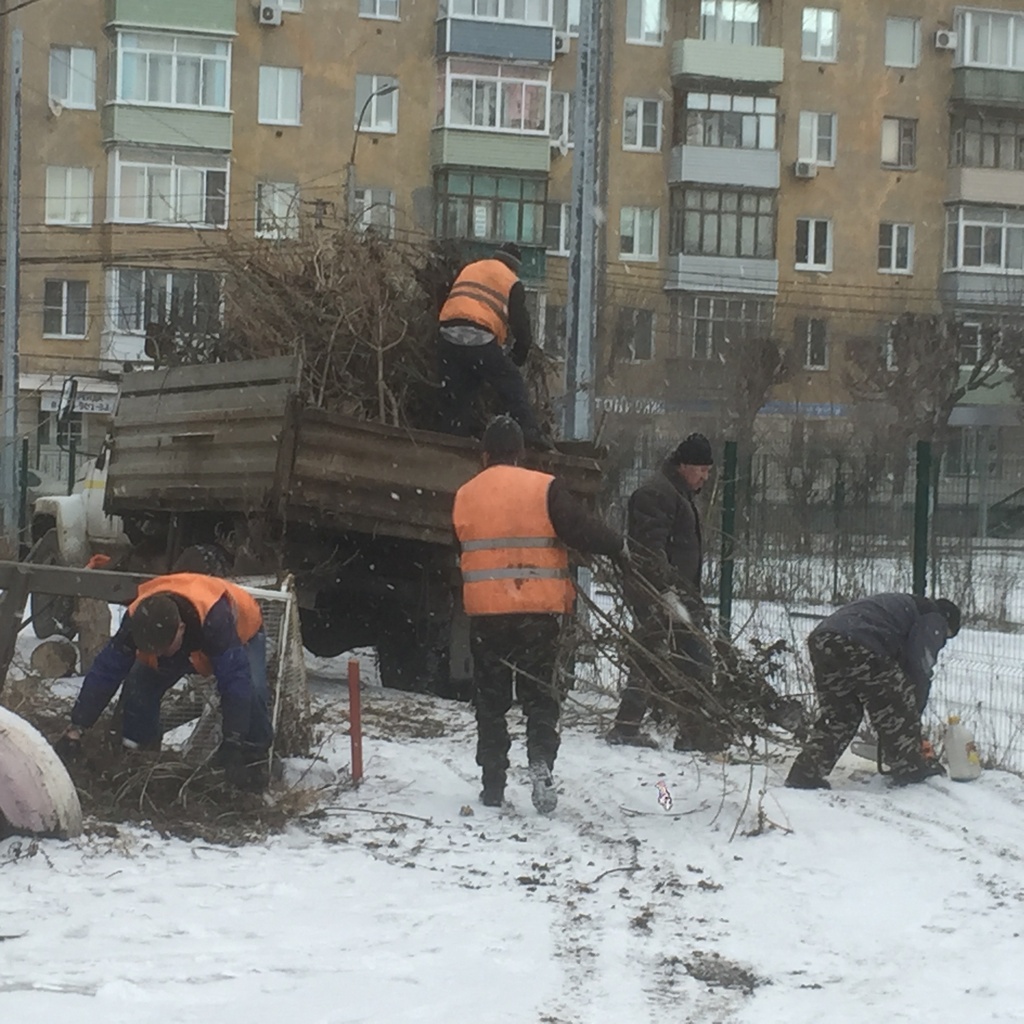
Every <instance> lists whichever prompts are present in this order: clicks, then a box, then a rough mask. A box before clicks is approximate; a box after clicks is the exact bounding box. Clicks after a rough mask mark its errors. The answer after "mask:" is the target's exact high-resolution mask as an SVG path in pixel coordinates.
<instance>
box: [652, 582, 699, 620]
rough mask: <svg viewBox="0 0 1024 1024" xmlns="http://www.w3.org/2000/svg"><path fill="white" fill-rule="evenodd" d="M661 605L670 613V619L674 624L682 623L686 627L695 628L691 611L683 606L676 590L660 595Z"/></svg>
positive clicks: (666, 591)
mask: <svg viewBox="0 0 1024 1024" xmlns="http://www.w3.org/2000/svg"><path fill="white" fill-rule="evenodd" d="M660 598H661V605H662V607H663V608H664V609H665V611H666V612H668V617H669V618H670V619H671V620H672V621H673V622H681V623H682V624H683V625H684V626H693V625H694V621H693V616H692V615H691V614H690V610H689V609H688V608H687V607H686V605H685V604H683V602H682V599H681V598H680V596H679V595H678V594H677V593H676V592H675V591H674V590H671V589H669V590H665V591H663V592H662V593H661V595H660Z"/></svg>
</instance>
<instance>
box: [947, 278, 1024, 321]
mask: <svg viewBox="0 0 1024 1024" xmlns="http://www.w3.org/2000/svg"><path fill="white" fill-rule="evenodd" d="M939 294H940V296H941V298H942V301H943V302H947V303H952V304H954V305H957V306H974V307H989V308H993V309H998V308H1000V307H1003V306H1009V307H1013V308H1015V309H1017V310H1018V311H1019V309H1020V307H1021V305H1022V304H1024V276H1022V275H1020V274H1006V273H999V272H998V271H997V272H992V273H986V272H984V271H967V270H947V271H945V272H944V273H943V274H942V277H941V279H940V281H939Z"/></svg>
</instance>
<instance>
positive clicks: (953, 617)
mask: <svg viewBox="0 0 1024 1024" xmlns="http://www.w3.org/2000/svg"><path fill="white" fill-rule="evenodd" d="M935 605H936V607H937V608H938V609H939V611H940V612H941V613H942V614H943V616H944V617H945V619H946V622H948V623H949V635H950V636H956V635H957V633H959V632H960V609H959V608H958V607H957V606H956V605H955V604H953V602H952V601H947V600H946V598H944V597H940V598H939V599H938V600H937V601H936V602H935Z"/></svg>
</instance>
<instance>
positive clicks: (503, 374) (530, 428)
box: [437, 242, 552, 448]
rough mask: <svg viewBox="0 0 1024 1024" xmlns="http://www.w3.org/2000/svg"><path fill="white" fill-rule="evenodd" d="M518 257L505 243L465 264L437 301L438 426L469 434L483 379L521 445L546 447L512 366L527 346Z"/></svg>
mask: <svg viewBox="0 0 1024 1024" xmlns="http://www.w3.org/2000/svg"><path fill="white" fill-rule="evenodd" d="M521 261H522V253H521V252H520V249H519V246H518V245H516V244H515V243H514V242H506V243H505V244H504V245H502V246H501V248H499V249H498V250H497V252H495V254H494V255H493V256H492V257H490V258H489V259H483V260H474V261H473V262H472V263H469V264H467V265H466V266H465V267H463V269H462V270H461V272H460V273H459V276H458V277H457V278H456V279H455V283H454V284H453V285H452V287H451V290H450V291H449V293H448V298H447V299H446V300H445V303H444V305H443V306H442V307H441V315H440V331H439V337H438V343H437V344H438V362H439V366H440V376H441V429H442V430H444V431H446V432H447V433H451V434H459V435H461V436H463V437H468V436H470V435H471V434H472V433H473V432H474V431H473V427H474V423H473V403H474V399H475V398H476V396H477V394H478V393H479V391H480V388H481V386H482V385H484V384H490V386H491V387H492V388H493V389H494V390H495V391H496V392H497V393H498V397H499V398H500V399H501V401H502V403H503V404H504V406H505V408H504V410H503V411H505V412H507V413H508V414H509V415H510V416H511V417H512V418H513V419H514V420H515V421H516V422H517V423H518V424H519V426H520V427H522V430H523V435H524V438H525V440H526V443H527V444H528V445H530V446H531V447H538V448H551V447H552V444H551V442H550V440H548V439H547V438H546V437H545V436H544V434H543V433H542V431H541V429H540V426H539V424H538V422H537V416H536V413H535V412H534V411H533V407H532V406H531V404H530V396H529V395H528V394H527V391H526V382H525V381H524V380H523V375H522V374H521V373H520V372H519V369H518V367H520V366H522V365H523V364H524V363H525V362H526V357H527V355H528V354H529V351H530V348H531V346H532V345H533V332H532V331H531V329H530V314H529V312H528V310H527V308H526V292H525V290H524V288H523V283H522V281H520V280H519V267H520V264H521Z"/></svg>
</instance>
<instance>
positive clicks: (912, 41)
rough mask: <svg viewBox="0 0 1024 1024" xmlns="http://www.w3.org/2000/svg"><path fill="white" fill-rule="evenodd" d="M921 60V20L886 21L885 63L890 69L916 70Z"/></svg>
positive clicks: (888, 19)
mask: <svg viewBox="0 0 1024 1024" xmlns="http://www.w3.org/2000/svg"><path fill="white" fill-rule="evenodd" d="M920 60H921V21H920V19H919V18H886V19H885V63H886V66H887V67H890V68H916V67H917V65H918V63H919V62H920Z"/></svg>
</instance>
